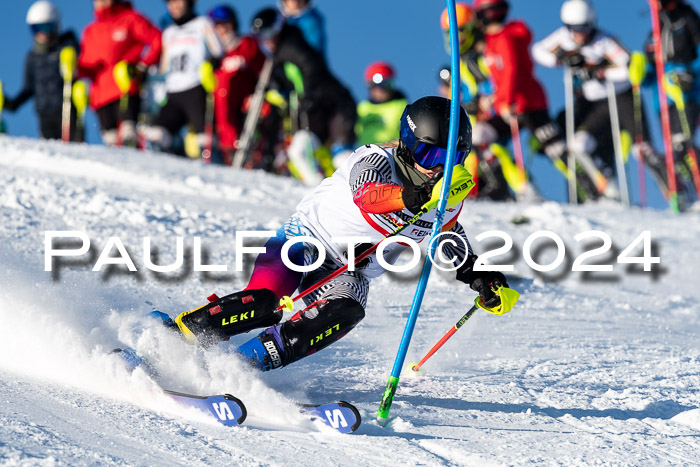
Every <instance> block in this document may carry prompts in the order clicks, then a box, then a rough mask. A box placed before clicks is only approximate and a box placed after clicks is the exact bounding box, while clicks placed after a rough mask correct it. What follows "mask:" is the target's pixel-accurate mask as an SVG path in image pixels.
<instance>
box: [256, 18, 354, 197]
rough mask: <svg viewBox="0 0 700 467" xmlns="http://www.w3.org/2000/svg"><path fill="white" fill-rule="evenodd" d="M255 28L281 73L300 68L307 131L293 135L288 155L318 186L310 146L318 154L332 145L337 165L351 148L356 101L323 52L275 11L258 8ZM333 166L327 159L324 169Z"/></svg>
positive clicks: (302, 110) (331, 149)
mask: <svg viewBox="0 0 700 467" xmlns="http://www.w3.org/2000/svg"><path fill="white" fill-rule="evenodd" d="M252 30H253V33H254V34H255V35H257V36H258V37H259V39H260V40H261V41H262V43H263V45H264V46H265V47H266V48H267V49H268V50H270V51H271V52H272V58H273V60H274V66H275V67H276V68H277V73H278V75H284V72H285V70H287V69H288V68H289V67H288V66H287V64H291V65H294V66H295V67H296V69H297V70H298V73H299V76H300V78H301V82H300V83H297V86H296V87H297V88H298V89H299V90H301V91H302V92H303V95H302V96H301V103H300V108H301V112H302V113H303V114H304V116H305V117H306V118H305V120H306V121H307V123H306V124H305V125H304V128H305V129H302V130H300V131H298V132H296V133H295V134H294V136H293V138H292V142H291V144H290V147H289V150H288V154H289V158H290V160H291V161H292V162H293V163H294V165H295V167H296V169H297V170H298V171H301V173H300V175H301V178H302V180H304V181H305V182H306V183H309V184H315V183H317V182H319V181H320V178H322V177H321V175H320V174H319V173H318V170H317V169H318V168H317V167H314V164H313V163H312V162H313V161H314V160H315V159H314V155H313V154H309V150H311V152H315V151H316V150H318V149H319V148H320V147H321V145H323V146H325V147H328V148H330V151H331V153H332V155H333V164H332V165H333V166H335V167H337V165H336V164H339V163H341V162H342V160H344V158H345V157H346V156H347V155H349V153H350V152H352V151H351V149H352V145H353V144H354V143H355V122H356V120H357V110H356V108H355V101H354V100H353V98H352V95H351V94H350V92H349V91H348V90H347V89H346V88H345V87H344V86H343V85H342V84H340V82H339V81H338V80H337V79H336V78H335V76H333V75H332V74H331V72H330V71H329V70H328V67H327V65H326V61H325V60H324V58H323V56H322V55H321V54H320V53H319V52H318V51H317V50H315V49H314V48H313V47H311V46H310V45H309V44H308V42H306V40H305V39H304V37H303V35H302V32H301V30H299V28H297V27H296V26H292V25H289V24H285V22H284V18H283V17H282V15H281V14H279V13H278V12H277V10H275V9H272V8H266V9H264V10H261V11H259V12H258V13H257V14H256V15H255V18H254V19H253V26H252ZM321 164H323V162H321ZM332 170H333V167H332V166H331V167H328V164H327V163H326V164H325V167H324V171H325V172H326V173H329V172H330V173H332Z"/></svg>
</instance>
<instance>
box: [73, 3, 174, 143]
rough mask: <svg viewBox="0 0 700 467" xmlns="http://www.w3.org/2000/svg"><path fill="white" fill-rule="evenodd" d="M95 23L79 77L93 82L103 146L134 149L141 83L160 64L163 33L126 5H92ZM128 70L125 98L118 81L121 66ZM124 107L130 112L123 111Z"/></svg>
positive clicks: (82, 55) (81, 58)
mask: <svg viewBox="0 0 700 467" xmlns="http://www.w3.org/2000/svg"><path fill="white" fill-rule="evenodd" d="M92 4H93V6H94V8H95V21H94V22H93V23H91V24H89V25H88V26H87V27H86V28H85V30H84V31H83V37H82V42H81V47H80V49H81V53H80V56H79V58H78V75H79V77H83V78H87V79H89V80H91V81H92V87H91V92H90V104H91V106H92V108H93V109H95V112H96V113H97V117H98V119H99V121H100V128H101V132H102V140H103V141H104V143H105V144H107V145H110V146H114V145H116V144H117V142H118V141H120V142H121V143H122V144H124V145H135V144H136V141H137V135H136V121H137V119H138V115H139V110H140V106H141V99H140V96H139V87H140V81H142V80H143V78H144V77H145V75H146V71H147V69H148V67H150V66H152V65H155V64H157V63H158V60H159V58H160V51H161V42H160V31H159V30H158V28H156V27H155V26H153V25H152V24H151V22H150V21H148V19H146V18H145V17H144V16H143V15H141V14H139V13H137V12H136V11H135V10H134V9H133V7H132V6H131V3H129V2H126V1H123V0H93V2H92ZM122 61H124V62H126V63H127V64H128V65H130V67H129V68H130V72H131V74H132V76H133V78H134V79H133V80H132V83H131V88H130V89H129V90H128V92H127V95H126V96H123V95H122V93H121V91H120V89H119V86H118V85H117V82H116V80H115V78H114V67H115V65H117V63H119V62H122ZM122 98H123V99H122ZM120 101H122V102H126V103H127V105H126V106H122V107H126V109H124V108H122V109H120Z"/></svg>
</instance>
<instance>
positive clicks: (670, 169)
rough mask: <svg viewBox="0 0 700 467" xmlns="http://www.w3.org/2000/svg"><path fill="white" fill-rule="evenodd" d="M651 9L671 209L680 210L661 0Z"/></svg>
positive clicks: (652, 1) (651, 2) (654, 2)
mask: <svg viewBox="0 0 700 467" xmlns="http://www.w3.org/2000/svg"><path fill="white" fill-rule="evenodd" d="M648 2H649V8H650V9H651V30H652V34H653V37H654V57H655V61H656V88H657V92H658V93H659V110H660V111H661V129H662V131H663V136H664V153H665V154H666V172H667V174H668V192H669V204H670V206H671V211H672V212H673V213H675V214H678V213H679V212H680V210H679V208H678V188H677V186H676V170H675V164H674V160H673V145H672V143H671V120H670V118H669V115H668V101H667V100H666V90H665V89H664V55H663V48H662V44H661V25H660V22H659V10H660V9H661V5H660V3H659V0H648Z"/></svg>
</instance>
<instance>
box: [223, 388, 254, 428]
mask: <svg viewBox="0 0 700 467" xmlns="http://www.w3.org/2000/svg"><path fill="white" fill-rule="evenodd" d="M224 398H225V399H226V400H227V401H231V402H233V403H234V404H236V405H237V406H238V408H239V409H240V410H241V415H240V417H238V419H237V420H236V421H237V422H238V424H239V425H240V424H242V423H243V422H244V421H245V419H246V417H247V416H248V410H247V409H246V408H245V404H244V403H243V401H242V400H240V399H239V398H237V397H234V396H232V395H231V394H224Z"/></svg>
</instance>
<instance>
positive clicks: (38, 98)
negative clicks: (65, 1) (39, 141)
mask: <svg viewBox="0 0 700 467" xmlns="http://www.w3.org/2000/svg"><path fill="white" fill-rule="evenodd" d="M27 24H28V25H29V28H30V30H31V32H32V36H33V40H34V45H33V47H32V49H31V50H30V51H29V53H27V58H26V59H25V63H24V85H23V86H22V90H21V91H20V92H19V94H18V95H17V96H15V97H14V98H12V97H8V96H5V104H4V108H5V110H8V111H10V112H14V111H15V110H17V109H19V108H20V107H21V106H22V105H24V103H25V102H27V101H28V100H29V99H31V98H32V97H33V98H34V107H35V109H36V113H37V117H38V118H39V133H40V135H41V137H42V138H46V139H61V129H62V124H63V119H62V117H63V116H62V109H63V104H64V103H63V85H64V78H63V75H62V73H61V62H60V55H61V51H63V50H64V49H65V48H73V50H74V51H75V52H76V53H77V51H78V41H77V39H76V37H75V34H74V33H73V31H66V32H63V33H61V27H60V26H61V15H60V12H59V10H58V8H57V7H56V6H55V5H54V4H53V3H51V2H48V1H44V0H42V1H38V2H35V3H33V4H32V5H31V7H29V10H28V11H27ZM69 80H70V81H71V84H72V81H73V77H72V76H71V77H70V78H69ZM70 120H71V129H72V130H75V121H76V112H75V109H74V108H72V112H71V114H70ZM71 140H73V141H76V134H75V131H72V132H71Z"/></svg>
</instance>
